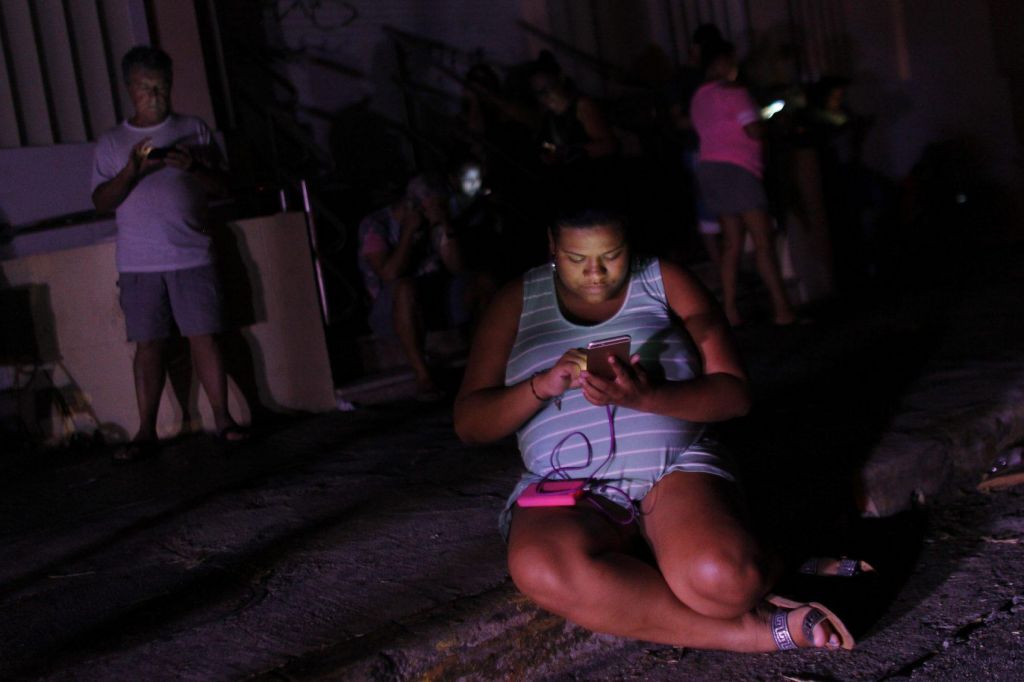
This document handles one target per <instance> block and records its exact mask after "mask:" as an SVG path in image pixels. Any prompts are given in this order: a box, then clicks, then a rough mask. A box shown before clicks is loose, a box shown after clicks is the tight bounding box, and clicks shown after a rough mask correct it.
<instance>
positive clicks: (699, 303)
mask: <svg viewBox="0 0 1024 682" xmlns="http://www.w3.org/2000/svg"><path fill="white" fill-rule="evenodd" d="M658 264H659V266H660V267H661V281H662V283H663V285H664V287H665V296H666V298H668V303H669V306H670V307H671V308H672V310H673V311H675V313H676V314H677V315H679V317H681V318H683V319H684V320H685V319H687V318H688V317H691V316H693V315H700V314H706V313H708V312H712V311H715V310H717V308H718V305H717V303H716V302H715V300H714V298H713V297H712V296H711V293H710V292H709V291H708V290H707V287H705V286H704V283H703V282H701V281H700V279H698V278H697V276H696V275H694V274H693V273H692V272H690V271H689V270H687V269H686V268H684V267H683V266H681V265H678V264H676V263H672V262H670V261H666V260H664V259H658Z"/></svg>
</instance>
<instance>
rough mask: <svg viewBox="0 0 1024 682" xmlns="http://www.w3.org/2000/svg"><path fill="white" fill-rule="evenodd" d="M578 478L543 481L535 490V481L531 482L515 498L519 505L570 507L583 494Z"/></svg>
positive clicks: (582, 482)
mask: <svg viewBox="0 0 1024 682" xmlns="http://www.w3.org/2000/svg"><path fill="white" fill-rule="evenodd" d="M584 483H585V481H582V480H580V479H570V480H568V481H544V482H543V483H542V484H540V490H537V486H538V484H537V483H531V484H530V485H528V486H527V487H526V490H524V491H523V494H522V495H520V496H519V498H518V499H517V500H516V504H518V505H519V506H520V507H571V506H573V505H574V504H576V500H578V499H579V498H580V496H582V495H583V484H584Z"/></svg>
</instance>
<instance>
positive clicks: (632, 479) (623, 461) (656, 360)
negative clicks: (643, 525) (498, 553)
mask: <svg viewBox="0 0 1024 682" xmlns="http://www.w3.org/2000/svg"><path fill="white" fill-rule="evenodd" d="M627 287H628V291H627V293H626V298H625V300H624V301H623V304H622V307H621V308H620V309H619V311H618V312H617V313H615V315H613V316H612V317H611V318H609V319H608V320H605V321H604V322H601V323H599V324H594V325H580V324H574V323H572V322H570V321H569V320H567V319H566V318H565V316H564V315H563V314H562V312H561V310H560V309H559V306H558V300H557V296H556V292H555V284H554V275H553V274H552V271H551V267H550V266H540V267H537V268H534V269H532V270H530V271H528V272H527V273H526V274H525V275H524V277H523V310H522V313H521V315H520V319H519V330H518V332H517V334H516V340H515V343H514V345H513V346H512V351H511V354H510V357H509V362H508V366H507V368H506V371H505V382H506V385H513V384H516V383H519V382H521V381H526V380H529V378H530V376H531V375H533V374H534V373H535V372H541V371H544V370H546V369H548V368H550V367H552V366H553V365H554V364H555V363H556V362H557V361H558V359H559V358H560V357H561V356H562V354H563V353H565V351H566V350H568V349H569V348H574V347H575V348H585V347H586V345H587V344H588V343H589V342H591V341H597V340H600V339H606V338H609V337H612V336H619V335H622V334H629V335H630V336H631V337H632V343H631V349H630V353H631V354H639V355H640V364H641V366H642V367H643V368H644V369H645V370H646V371H647V373H648V375H649V376H651V378H652V381H659V380H660V378H662V377H663V378H664V379H666V380H669V381H683V380H686V379H691V378H693V377H695V376H697V375H699V374H700V373H701V371H702V367H701V360H700V354H699V352H698V351H697V349H696V346H695V345H694V343H693V340H692V339H691V338H690V336H689V334H688V333H687V332H686V330H685V328H684V327H683V326H682V324H681V323H680V322H679V321H678V319H676V318H674V316H673V314H672V312H671V310H670V308H669V304H668V299H667V297H666V295H665V287H664V284H663V282H662V278H661V266H660V263H659V262H658V260H657V259H651V260H649V261H645V262H641V263H640V264H639V265H635V266H634V268H633V272H632V273H631V275H630V278H629V282H628V284H627ZM612 410H613V412H612V415H613V419H614V423H615V448H614V452H613V453H612V456H611V457H608V453H609V448H610V447H611V442H612V440H611V432H610V429H609V423H608V416H607V413H606V411H605V408H604V407H603V406H597V405H593V404H591V403H590V402H588V401H587V400H586V398H584V397H583V391H582V390H580V389H571V390H569V391H567V392H566V393H565V394H564V395H563V396H562V405H561V409H559V408H558V407H557V406H556V404H555V403H554V402H553V401H552V402H549V403H548V404H547V405H545V406H544V408H543V409H541V410H540V411H539V412H538V413H537V414H536V415H534V416H533V417H532V418H531V419H530V420H529V421H528V422H526V423H525V424H523V426H522V427H521V428H520V429H519V430H518V431H517V438H518V441H519V450H520V452H521V454H522V458H523V463H524V464H525V466H526V470H527V471H526V473H525V474H524V476H523V478H522V480H521V481H520V482H519V485H517V486H516V489H515V491H514V492H513V494H512V496H511V498H510V499H509V506H511V504H512V503H513V502H514V501H515V499H516V498H517V497H518V496H519V494H520V493H521V492H522V490H523V489H524V488H525V487H526V486H527V485H529V484H530V483H532V482H535V481H537V480H540V479H541V478H542V477H544V476H546V475H548V474H550V473H551V471H552V469H553V468H554V467H555V466H558V467H567V468H572V471H570V472H567V473H568V475H567V476H565V477H568V478H590V477H593V478H594V479H595V483H598V482H599V483H600V484H598V485H595V486H594V487H593V488H592V489H593V490H595V491H596V492H601V489H602V487H603V486H615V487H617V488H620V489H622V490H624V491H625V492H627V493H628V494H629V496H630V498H631V499H633V500H634V501H636V500H640V499H642V498H643V497H644V495H646V494H647V492H648V491H650V489H651V487H652V486H653V485H654V483H655V482H657V480H658V479H660V478H661V477H662V476H664V475H665V474H666V473H668V472H670V471H676V470H683V471H699V472H704V473H711V474H716V475H719V476H723V477H725V478H728V479H732V478H733V476H732V475H731V474H730V473H729V471H728V469H729V467H728V464H727V462H726V460H725V459H724V458H723V457H722V456H721V455H720V454H719V453H717V452H716V448H714V447H708V446H709V445H710V443H709V441H708V440H707V439H702V435H703V431H704V425H703V424H701V423H696V422H688V421H684V420H681V419H676V418H674V417H665V416H661V415H657V414H651V413H648V412H639V411H636V410H632V409H629V408H627V407H621V406H619V407H613V408H612ZM577 431H578V432H581V433H583V434H585V435H586V437H587V440H588V441H589V443H590V447H589V448H588V445H587V442H586V441H585V440H584V439H583V438H581V437H580V436H579V435H574V436H571V437H570V438H568V440H566V441H565V442H564V444H563V445H562V446H561V448H560V449H559V452H558V455H557V461H555V458H554V457H553V450H554V449H555V448H556V446H557V445H558V443H559V441H561V440H562V439H563V438H565V437H566V436H568V435H569V434H572V433H574V432H577ZM588 450H592V452H588ZM588 458H589V463H588ZM556 477H557V476H556ZM612 499H613V501H616V502H620V503H621V500H616V499H615V498H612ZM506 509H507V508H506ZM503 516H504V515H503Z"/></svg>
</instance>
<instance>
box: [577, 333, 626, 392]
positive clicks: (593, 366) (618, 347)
mask: <svg viewBox="0 0 1024 682" xmlns="http://www.w3.org/2000/svg"><path fill="white" fill-rule="evenodd" d="M631 340H632V339H631V338H630V336H629V335H628V334H624V335H623V336H613V337H611V338H608V339H600V340H598V341H591V342H590V343H588V344H587V372H589V373H590V374H593V375H594V376H599V377H601V378H602V379H607V380H608V381H615V372H614V371H613V370H612V366H611V363H609V362H608V357H609V356H611V355H614V356H615V357H616V358H618V359H619V360H621V361H622V363H623V364H625V365H628V364H629V344H630V342H631Z"/></svg>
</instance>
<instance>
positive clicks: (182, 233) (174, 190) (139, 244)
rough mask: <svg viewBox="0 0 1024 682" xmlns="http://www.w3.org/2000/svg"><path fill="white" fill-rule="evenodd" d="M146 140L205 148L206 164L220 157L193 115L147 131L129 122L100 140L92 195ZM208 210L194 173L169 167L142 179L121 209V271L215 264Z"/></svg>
mask: <svg viewBox="0 0 1024 682" xmlns="http://www.w3.org/2000/svg"><path fill="white" fill-rule="evenodd" d="M145 137H149V138H151V143H152V144H153V146H155V147H168V146H172V145H176V144H180V145H183V146H186V147H190V148H191V147H194V148H203V151H202V152H199V151H197V154H198V153H201V154H202V158H203V160H204V162H206V163H211V162H212V163H213V164H215V165H219V164H220V161H221V158H222V156H221V154H220V150H219V149H218V147H217V145H216V142H215V141H214V139H213V136H212V134H211V133H210V129H209V128H208V127H207V126H206V124H205V123H203V121H202V120H201V119H199V118H196V117H195V116H184V115H180V114H170V115H169V116H168V117H167V118H166V119H164V121H163V122H162V123H159V124H157V125H155V126H151V127H148V128H138V127H136V126H133V125H131V124H129V123H128V122H127V121H125V122H124V123H122V124H121V125H119V126H116V127H114V128H111V129H110V130H108V131H107V132H105V133H103V135H101V136H100V138H99V139H98V140H97V141H96V154H95V159H94V162H93V170H92V189H93V191H95V190H96V188H97V187H98V186H99V185H100V184H102V183H103V182H106V181H107V180H110V179H111V178H113V177H114V176H115V175H117V174H118V173H119V172H120V171H121V169H122V168H124V165H125V163H127V161H128V157H129V155H130V154H131V152H132V147H133V146H134V145H135V144H136V143H137V142H139V141H140V140H142V139H143V138H145ZM206 206H207V191H206V189H205V188H204V187H203V185H202V184H201V183H200V182H199V181H198V180H197V179H196V178H195V177H194V176H193V175H192V174H191V173H188V172H186V171H182V170H178V169H177V168H173V167H171V166H170V165H166V166H164V167H163V168H161V169H160V170H157V171H155V172H152V173H150V174H148V175H146V176H145V177H143V178H142V179H141V180H139V181H138V183H137V184H136V185H135V187H133V188H132V190H131V192H130V193H129V194H128V196H127V197H125V200H124V201H123V202H121V205H120V206H118V207H117V211H116V218H117V270H118V272H161V271H167V270H185V269H187V268H195V267H200V266H203V265H209V264H211V263H213V253H212V251H211V249H210V237H209V235H208V233H207V232H208V230H207V224H206V213H207V208H206Z"/></svg>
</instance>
